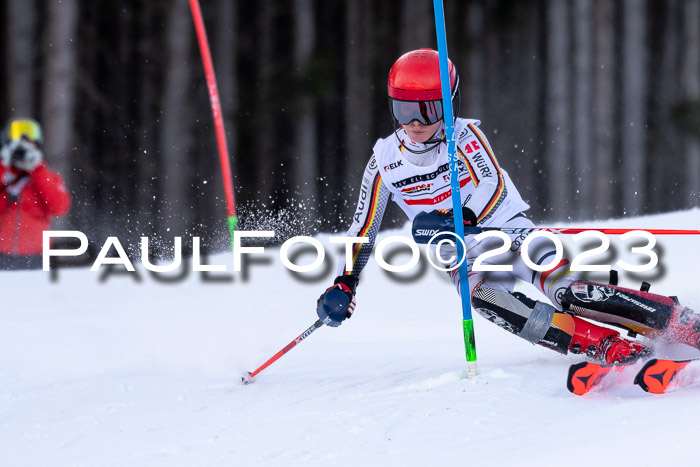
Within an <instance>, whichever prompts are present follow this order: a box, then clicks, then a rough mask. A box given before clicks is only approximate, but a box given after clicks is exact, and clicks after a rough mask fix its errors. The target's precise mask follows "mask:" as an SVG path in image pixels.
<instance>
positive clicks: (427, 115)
mask: <svg viewBox="0 0 700 467" xmlns="http://www.w3.org/2000/svg"><path fill="white" fill-rule="evenodd" d="M447 68H448V71H449V74H450V87H451V91H452V93H451V94H452V95H451V96H450V97H451V100H454V98H455V96H458V95H459V75H458V74H457V69H456V68H455V66H454V65H453V64H452V62H451V61H449V60H447ZM388 88H389V110H390V112H391V116H392V117H393V119H394V122H395V123H398V124H399V125H408V124H409V123H411V122H412V121H413V120H417V121H418V122H419V123H421V124H423V125H432V124H434V123H437V122H439V121H440V120H442V119H443V109H442V88H441V83H440V60H439V55H438V53H437V52H436V51H435V50H432V49H419V50H414V51H412V52H408V53H406V54H404V55H402V56H401V57H399V59H398V60H396V62H395V63H394V65H393V66H392V67H391V70H390V71H389V82H388ZM459 101H460V100H459V98H458V99H457V106H456V109H455V111H454V115H455V116H456V115H457V114H458V113H459Z"/></svg>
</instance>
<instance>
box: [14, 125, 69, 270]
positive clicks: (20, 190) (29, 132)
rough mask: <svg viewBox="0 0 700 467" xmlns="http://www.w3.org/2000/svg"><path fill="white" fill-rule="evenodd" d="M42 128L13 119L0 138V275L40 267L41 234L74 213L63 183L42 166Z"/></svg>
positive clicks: (57, 175)
mask: <svg viewBox="0 0 700 467" xmlns="http://www.w3.org/2000/svg"><path fill="white" fill-rule="evenodd" d="M42 143H43V137H42V132H41V126H40V125H39V124H38V123H37V122H36V121H34V120H30V119H17V120H11V121H10V122H9V123H8V124H7V126H6V127H5V129H4V131H3V133H2V135H1V144H2V146H1V147H0V158H1V159H2V164H1V165H0V270H12V269H37V268H41V263H42V261H41V259H42V258H41V253H42V232H43V231H44V230H49V229H50V222H51V218H52V217H55V216H62V215H64V214H65V213H66V212H68V209H69V208H70V195H69V194H68V190H66V186H65V184H64V183H63V178H62V177H61V176H60V175H59V174H57V173H55V172H52V171H51V170H49V169H48V167H47V166H46V164H45V163H44V162H43V159H44V157H43V153H42V150H41V145H42Z"/></svg>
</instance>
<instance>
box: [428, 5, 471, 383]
mask: <svg viewBox="0 0 700 467" xmlns="http://www.w3.org/2000/svg"><path fill="white" fill-rule="evenodd" d="M433 10H434V11H435V30H436V32H437V44H438V55H439V58H440V85H441V87H442V109H443V115H444V121H445V138H446V140H447V156H448V158H449V163H450V186H451V188H452V211H453V214H454V223H455V235H457V239H456V240H457V241H456V243H457V257H458V258H463V259H464V261H462V262H461V263H460V265H459V287H460V290H461V292H462V293H461V296H462V328H463V330H464V351H465V353H466V356H467V369H468V376H469V377H470V378H471V377H472V376H475V375H476V341H475V340H474V321H473V320H472V306H471V301H470V290H469V278H468V276H467V274H468V269H467V258H466V252H465V249H464V247H465V244H464V242H463V240H464V223H463V221H462V196H461V193H460V190H459V173H458V171H457V161H458V158H457V151H456V150H455V139H454V132H455V127H454V116H453V110H452V92H451V86H450V72H449V69H448V64H447V33H446V31H445V10H444V8H443V4H442V0H433Z"/></svg>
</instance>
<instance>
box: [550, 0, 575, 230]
mask: <svg viewBox="0 0 700 467" xmlns="http://www.w3.org/2000/svg"><path fill="white" fill-rule="evenodd" d="M548 6H549V8H548V10H547V77H546V79H547V85H546V86H547V87H546V97H545V102H546V103H545V154H546V156H547V157H546V169H547V172H546V178H545V181H546V184H547V188H548V190H549V196H548V199H547V205H548V206H549V208H550V209H551V210H552V211H553V213H552V215H550V216H548V217H549V218H551V217H554V218H557V219H562V218H565V217H566V216H568V215H569V214H570V213H571V208H572V206H571V205H570V204H569V200H571V198H572V196H571V191H572V190H571V189H570V188H569V187H570V185H571V184H570V180H571V177H572V175H573V174H572V171H571V170H570V163H569V160H570V158H569V153H570V149H571V145H570V144H569V142H570V138H569V127H570V124H569V115H570V112H569V87H568V84H569V78H570V75H569V73H568V69H569V67H568V56H569V27H568V2H562V1H559V0H551V1H550V2H549V3H548Z"/></svg>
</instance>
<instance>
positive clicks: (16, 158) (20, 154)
mask: <svg viewBox="0 0 700 467" xmlns="http://www.w3.org/2000/svg"><path fill="white" fill-rule="evenodd" d="M26 157H27V148H25V147H24V146H18V147H17V148H16V149H15V150H14V151H12V156H11V157H10V163H11V164H12V165H16V164H17V162H20V163H21V162H22V161H24V159H25V158H26Z"/></svg>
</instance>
